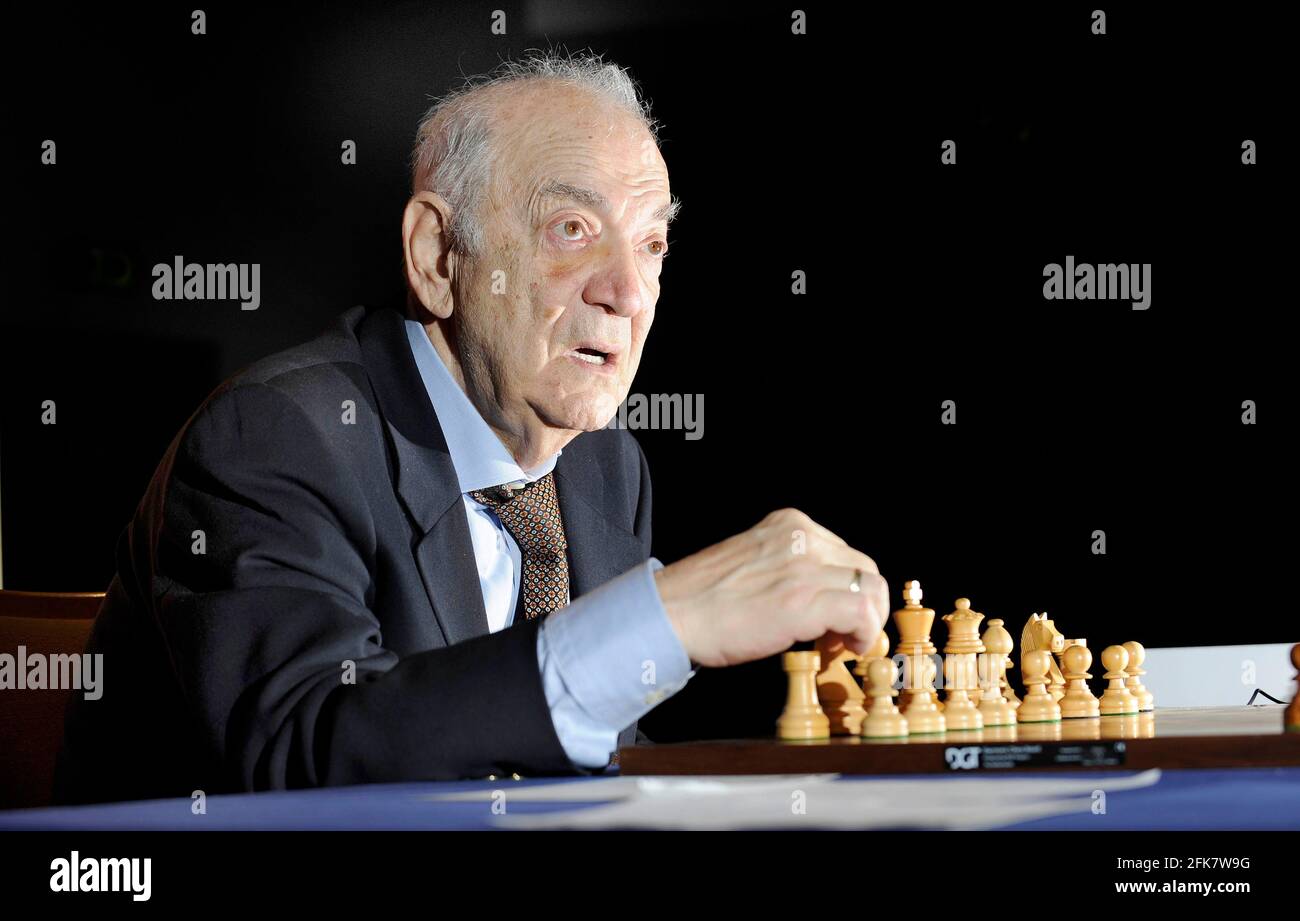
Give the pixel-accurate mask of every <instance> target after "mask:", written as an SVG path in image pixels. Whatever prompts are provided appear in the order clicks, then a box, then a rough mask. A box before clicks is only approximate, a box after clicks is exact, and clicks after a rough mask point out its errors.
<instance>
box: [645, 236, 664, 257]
mask: <svg viewBox="0 0 1300 921" xmlns="http://www.w3.org/2000/svg"><path fill="white" fill-rule="evenodd" d="M646 249H647V251H648V252H649V253H650V255H651V256H658V257H660V258H663V257H664V256H667V255H668V244H667V243H665V242H664V241H663V240H651V241H650V242H649V243H647V244H646Z"/></svg>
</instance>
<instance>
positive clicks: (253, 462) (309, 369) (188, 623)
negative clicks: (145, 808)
mask: <svg viewBox="0 0 1300 921" xmlns="http://www.w3.org/2000/svg"><path fill="white" fill-rule="evenodd" d="M676 210H677V205H676V202H675V201H674V199H673V198H672V196H671V194H670V191H669V184H668V171H667V168H666V166H665V164H664V161H663V158H662V157H661V156H660V153H659V150H658V145H657V143H656V139H655V135H654V130H653V122H652V121H651V119H650V117H649V114H648V112H647V110H646V108H645V106H644V104H643V102H642V101H641V99H640V97H639V96H638V94H637V92H636V89H635V87H634V84H633V83H632V82H631V80H630V79H629V77H628V76H627V74H626V72H625V71H623V70H621V69H620V68H618V67H615V66H612V65H608V64H604V63H602V62H601V61H600V60H598V59H593V58H588V57H582V58H576V59H575V58H557V57H552V56H539V57H534V58H529V59H528V60H526V61H523V62H517V63H511V64H507V65H505V66H504V67H503V68H502V69H501V70H500V71H499V72H497V73H495V74H494V75H492V76H491V77H489V78H486V79H481V80H477V81H472V82H471V84H470V85H469V86H468V87H466V88H465V89H463V90H461V91H459V92H457V93H455V94H453V95H451V96H449V97H447V98H445V99H443V100H441V101H440V102H439V103H438V104H437V105H435V106H434V107H433V109H432V110H431V111H430V112H429V113H428V115H427V116H426V117H425V119H424V121H423V123H422V124H421V126H420V130H419V134H418V140H417V146H416V150H415V156H414V193H413V195H412V197H411V199H410V201H409V202H408V203H407V206H406V210H405V214H404V215H403V221H402V242H403V249H404V253H405V268H406V279H407V283H408V289H409V290H408V297H407V303H406V308H405V316H403V314H402V313H400V312H399V311H397V310H393V309H379V310H373V311H368V312H367V311H365V310H363V309H362V308H354V309H353V310H350V311H348V312H346V313H344V314H343V315H342V316H341V317H340V318H339V319H338V320H337V321H336V322H335V323H334V324H333V325H332V327H330V328H329V329H328V330H327V331H326V332H325V333H324V334H323V335H321V336H320V337H319V338H317V339H315V340H313V341H311V342H308V343H306V344H305V345H302V346H299V347H297V348H294V349H290V350H289V351H286V352H283V353H281V354H278V355H273V356H271V357H269V358H267V359H264V360H262V361H260V362H258V363H257V364H254V365H253V366H251V367H250V368H248V369H246V370H245V371H243V372H241V373H240V374H239V375H237V376H236V377H235V378H233V379H232V380H230V381H227V382H226V383H225V384H223V385H222V386H221V387H219V388H218V389H217V390H216V391H215V392H214V393H213V394H212V395H211V396H210V397H209V398H208V399H207V400H206V401H205V402H204V404H203V405H202V406H201V407H200V408H199V410H198V411H197V412H196V413H195V414H194V416H193V417H192V418H191V419H190V421H189V422H188V423H187V424H186V426H185V428H184V429H183V430H182V431H181V433H180V434H179V435H178V436H177V437H176V439H175V440H174V441H173V442H172V444H171V446H170V448H169V449H168V451H167V453H166V455H165V456H164V458H163V460H162V463H161V464H160V466H159V468H158V471H157V473H156V474H155V476H154V479H153V481H152V483H151V485H150V487H149V489H148V491H147V493H146V494H145V496H144V499H143V500H142V502H141V503H140V506H139V508H138V510H137V512H136V515H135V518H134V520H133V521H132V522H131V524H130V525H129V526H128V528H127V529H126V531H125V532H124V534H123V536H122V539H121V541H120V542H119V544H118V548H117V566H118V571H117V575H116V577H115V578H114V580H113V582H112V585H111V587H110V589H109V593H108V597H107V599H106V601H105V603H104V606H103V609H102V610H101V612H100V615H99V618H98V620H97V622H96V624H95V628H94V633H93V635H92V638H91V641H90V650H89V651H91V652H93V653H103V655H104V663H105V677H106V681H105V693H104V695H103V698H102V699H101V700H98V701H82V700H80V699H79V698H78V700H77V703H76V704H74V706H73V709H72V710H71V711H70V713H69V722H68V729H67V737H66V740H65V745H64V751H63V753H62V757H61V759H60V766H59V776H58V779H57V784H56V787H57V796H58V798H59V799H61V800H64V801H86V800H106V799H127V798H138V797H155V796H165V795H178V794H179V795H190V794H191V793H192V791H195V790H204V791H208V792H214V791H229V790H254V789H268V788H270V789H275V788H285V787H298V786H312V785H327V784H348V783H363V782H380V781H404V780H419V779H450V778H466V777H482V776H486V775H489V774H494V773H497V774H500V773H506V774H509V773H511V772H518V773H521V774H538V773H557V772H570V773H571V772H575V771H592V770H597V769H600V768H602V767H604V766H606V765H607V764H608V763H609V761H610V757H611V753H612V752H613V751H614V750H616V748H617V746H618V744H619V742H620V741H627V740H629V739H631V738H632V737H633V733H634V730H635V724H636V721H637V720H638V719H639V718H640V717H641V716H642V715H644V714H645V713H646V712H647V711H649V710H650V709H651V708H652V707H653V706H654V705H655V704H656V703H658V702H659V701H661V700H663V699H664V698H665V697H667V696H668V695H670V694H672V693H674V692H675V691H676V690H678V689H679V688H680V687H681V686H682V685H684V684H685V682H686V680H687V679H688V677H689V676H690V674H691V673H692V669H693V668H696V667H699V666H726V665H732V664H736V663H740V662H747V661H750V660H753V659H758V658H762V657H765V656H770V655H773V654H775V653H778V652H780V651H782V650H784V649H786V648H788V647H789V646H790V645H791V644H792V643H794V642H796V641H799V640H811V639H814V638H817V637H821V636H823V635H824V634H827V633H832V634H838V635H841V636H842V637H843V638H844V642H846V643H848V644H849V645H851V646H852V647H853V648H855V649H858V650H859V651H861V650H865V649H866V647H867V646H868V645H869V644H870V643H871V642H872V641H873V640H874V639H875V637H876V636H877V634H878V633H879V631H880V629H881V626H882V624H883V622H884V618H885V617H886V611H887V601H888V599H887V593H886V589H885V584H884V582H883V580H882V579H881V577H880V575H879V573H878V572H877V570H876V567H875V565H874V564H873V563H872V561H871V560H870V559H869V558H868V557H866V556H865V555H863V554H862V553H860V552H858V551H856V550H854V549H853V548H851V547H849V546H848V545H847V544H846V543H845V542H844V541H843V540H841V539H839V538H838V537H836V536H835V535H834V534H831V533H830V532H828V531H827V530H826V529H824V528H822V527H820V526H819V525H817V524H816V523H815V522H813V521H811V520H810V519H809V518H808V517H806V516H805V515H803V514H801V513H799V512H797V511H793V510H783V511H778V512H774V513H773V514H770V515H768V516H767V517H766V518H764V519H763V520H762V521H761V522H760V523H759V524H757V525H756V526H754V527H753V528H751V529H750V530H748V531H745V532H744V533H742V534H738V535H736V536H735V537H732V538H730V539H728V540H726V541H723V542H722V543H720V544H717V545H715V546H712V547H709V548H707V549H705V550H703V551H701V552H699V553H697V554H695V555H693V556H690V557H687V558H686V559H683V560H680V561H678V562H675V563H673V564H672V565H669V566H667V567H664V566H662V565H661V564H660V563H659V562H658V561H657V560H655V559H654V558H652V557H651V556H650V478H649V473H648V471H647V469H646V463H645V458H644V457H643V455H642V454H641V451H640V448H639V447H638V445H637V444H636V442H635V441H634V440H633V439H632V437H631V436H630V435H629V434H628V433H626V432H624V431H616V430H608V429H605V428H604V426H605V425H606V423H607V422H608V421H609V420H610V419H611V418H612V417H613V416H614V414H615V412H616V411H617V408H618V406H619V404H620V403H621V402H622V401H623V400H624V399H625V398H626V396H627V393H628V389H629V387H630V385H631V382H632V378H633V376H634V375H635V373H636V369H637V365H638V363H639V361H640V358H641V350H642V347H643V346H644V344H645V338H646V334H647V333H648V332H649V330H650V325H651V323H652V322H653V320H654V312H655V305H656V303H657V301H658V298H659V274H660V269H661V267H662V264H663V259H664V256H665V255H666V253H667V251H668V224H669V221H670V220H671V219H672V217H673V215H674V212H675V211H676ZM700 513H701V514H706V513H707V509H703V508H702V509H700Z"/></svg>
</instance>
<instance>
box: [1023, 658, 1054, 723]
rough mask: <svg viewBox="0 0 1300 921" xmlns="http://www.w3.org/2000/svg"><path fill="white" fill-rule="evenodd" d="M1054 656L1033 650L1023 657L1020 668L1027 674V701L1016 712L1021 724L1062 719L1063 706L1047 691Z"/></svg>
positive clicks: (1052, 721) (1051, 721)
mask: <svg viewBox="0 0 1300 921" xmlns="http://www.w3.org/2000/svg"><path fill="white" fill-rule="evenodd" d="M1051 665H1052V654H1051V653H1050V652H1048V651H1047V650H1046V649H1033V650H1030V652H1029V653H1028V654H1027V655H1024V656H1021V658H1020V668H1021V669H1022V670H1023V671H1024V673H1025V679H1024V680H1025V699H1024V700H1023V701H1021V703H1020V709H1019V710H1017V711H1016V721H1017V722H1019V723H1054V722H1057V721H1059V720H1060V718H1061V705H1060V704H1058V703H1057V702H1056V701H1055V700H1053V699H1052V695H1051V693H1050V692H1049V691H1048V690H1047V683H1048V681H1050V680H1051V679H1050V678H1048V672H1049V670H1050V669H1051Z"/></svg>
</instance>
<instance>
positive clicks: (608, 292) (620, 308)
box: [582, 250, 648, 317]
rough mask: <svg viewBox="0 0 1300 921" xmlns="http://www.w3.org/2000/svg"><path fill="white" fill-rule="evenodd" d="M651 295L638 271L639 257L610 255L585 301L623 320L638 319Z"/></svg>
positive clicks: (591, 281) (590, 281)
mask: <svg viewBox="0 0 1300 921" xmlns="http://www.w3.org/2000/svg"><path fill="white" fill-rule="evenodd" d="M647 298H648V295H647V292H646V289H645V284H644V283H643V282H642V279H641V273H640V272H639V271H638V268H637V263H636V254H635V253H631V252H627V251H626V250H623V251H621V252H612V253H609V254H608V255H607V256H606V257H605V258H604V260H603V261H602V262H601V264H600V266H599V267H598V268H597V269H596V271H595V273H593V274H592V276H591V278H590V279H588V281H587V287H586V288H585V289H584V290H583V292H582V299H583V300H584V301H586V302H587V303H588V304H591V305H593V306H596V307H603V308H605V309H606V310H607V311H609V312H610V313H613V314H617V315H618V316H620V317H634V316H636V315H637V314H638V313H640V312H641V311H642V310H644V309H645V308H646V304H647Z"/></svg>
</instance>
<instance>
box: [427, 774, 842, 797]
mask: <svg viewBox="0 0 1300 921" xmlns="http://www.w3.org/2000/svg"><path fill="white" fill-rule="evenodd" d="M838 776H840V775H838V774H763V775H753V774H737V775H727V776H711V775H710V776H700V777H696V776H683V777H662V776H661V777H649V776H647V777H617V776H615V777H600V778H596V779H593V780H579V781H560V782H557V783H548V784H538V785H533V786H527V787H517V788H516V787H514V786H513V785H512V784H503V785H498V786H496V787H494V788H491V789H482V790H463V791H460V792H457V793H429V794H424V795H421V796H420V799H427V800H437V801H440V802H470V803H473V802H480V801H482V802H486V801H489V800H492V799H493V798H494V797H496V796H497V794H498V793H499V792H500V791H501V790H505V791H506V794H507V796H508V797H509V798H510V799H512V800H518V801H519V802H523V803H605V802H613V801H617V800H624V799H629V798H631V797H634V796H638V795H641V794H652V795H657V794H661V793H665V792H668V793H701V794H702V793H713V794H719V795H721V794H730V793H740V792H743V791H745V790H754V789H768V788H771V789H775V790H785V789H789V788H790V784H792V783H795V782H799V783H804V782H807V780H808V779H810V778H811V779H814V780H829V779H833V778H836V777H838Z"/></svg>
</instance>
